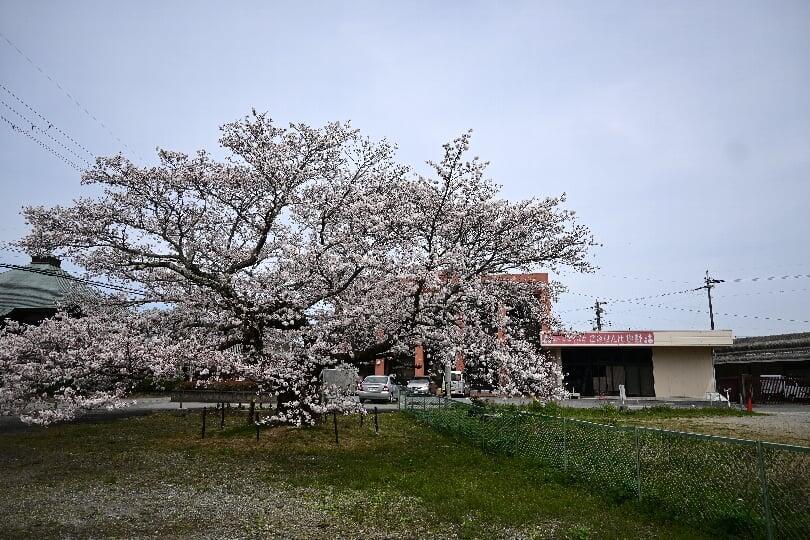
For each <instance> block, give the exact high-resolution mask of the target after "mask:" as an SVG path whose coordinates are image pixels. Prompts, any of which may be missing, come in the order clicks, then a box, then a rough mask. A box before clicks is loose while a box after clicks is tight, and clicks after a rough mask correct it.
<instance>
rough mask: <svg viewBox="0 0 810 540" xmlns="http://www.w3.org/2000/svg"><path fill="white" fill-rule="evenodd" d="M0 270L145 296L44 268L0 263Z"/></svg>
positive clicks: (113, 285) (123, 288)
mask: <svg viewBox="0 0 810 540" xmlns="http://www.w3.org/2000/svg"><path fill="white" fill-rule="evenodd" d="M0 268H8V269H10V270H20V271H23V272H31V273H34V274H40V275H45V276H52V277H58V278H61V279H67V280H70V281H75V282H77V283H81V284H82V285H91V286H93V287H102V288H105V289H111V290H114V291H117V292H122V293H128V294H140V295H144V294H145V293H144V292H143V291H139V290H137V289H133V288H130V287H124V286H123V285H115V284H112V283H102V282H100V281H94V280H91V279H86V278H80V277H76V276H72V275H70V274H68V273H67V272H64V271H60V272H55V271H53V270H48V269H44V268H31V267H29V266H21V265H19V264H8V263H0Z"/></svg>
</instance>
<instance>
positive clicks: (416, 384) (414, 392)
mask: <svg viewBox="0 0 810 540" xmlns="http://www.w3.org/2000/svg"><path fill="white" fill-rule="evenodd" d="M408 395H411V396H427V395H430V378H428V377H414V378H413V379H411V380H410V381H408Z"/></svg>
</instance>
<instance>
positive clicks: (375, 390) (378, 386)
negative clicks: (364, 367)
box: [357, 375, 399, 403]
mask: <svg viewBox="0 0 810 540" xmlns="http://www.w3.org/2000/svg"><path fill="white" fill-rule="evenodd" d="M357 396H358V397H359V398H360V403H363V402H364V401H390V402H394V401H397V400H398V399H399V386H397V385H396V383H395V382H394V377H393V375H369V376H368V377H366V378H365V379H363V382H362V383H361V384H360V388H359V389H358V390H357Z"/></svg>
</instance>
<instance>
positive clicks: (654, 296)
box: [558, 289, 698, 313]
mask: <svg viewBox="0 0 810 540" xmlns="http://www.w3.org/2000/svg"><path fill="white" fill-rule="evenodd" d="M696 290H698V289H683V290H681V291H672V292H665V293H661V294H652V295H649V296H639V297H636V298H608V299H607V300H606V301H607V302H610V303H612V304H618V303H624V302H635V301H638V300H649V299H651V298H663V297H665V296H675V295H679V294H689V293H693V292H695V291H696ZM565 293H568V294H573V295H576V296H582V297H584V298H590V299H594V300H595V299H596V296H594V295H590V294H583V293H578V292H576V291H565ZM565 293H563V294H565ZM592 308H593V306H588V307H586V308H576V309H569V310H564V311H559V312H558V313H565V312H567V311H582V310H585V309H592Z"/></svg>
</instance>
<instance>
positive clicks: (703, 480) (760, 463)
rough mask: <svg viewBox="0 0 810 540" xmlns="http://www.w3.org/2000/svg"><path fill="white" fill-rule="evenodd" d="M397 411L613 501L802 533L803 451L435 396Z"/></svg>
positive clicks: (737, 530)
mask: <svg viewBox="0 0 810 540" xmlns="http://www.w3.org/2000/svg"><path fill="white" fill-rule="evenodd" d="M401 406H402V408H404V409H406V410H407V411H408V412H409V413H411V414H413V415H414V416H416V417H417V418H418V419H420V420H421V421H423V422H425V423H427V424H428V425H430V426H431V427H433V428H434V429H436V430H438V431H440V432H443V433H445V434H448V435H450V436H453V437H456V438H460V439H463V440H466V441H468V442H470V443H471V444H473V445H475V446H478V447H480V448H481V449H482V450H484V451H487V452H496V453H501V454H507V455H514V456H520V457H521V458H523V459H527V460H529V461H531V462H534V463H536V464H537V465H538V466H543V467H550V468H553V469H557V470H559V471H560V473H561V474H562V475H563V476H564V478H565V479H567V480H571V481H575V482H579V483H584V484H587V485H589V486H591V487H593V488H594V489H596V490H598V491H600V492H602V493H605V494H608V495H611V496H613V497H615V498H616V499H618V500H635V501H637V503H638V504H639V505H641V506H642V507H644V508H645V509H646V510H648V511H650V512H653V513H657V514H662V515H665V516H666V517H670V518H675V519H678V520H680V521H684V522H687V523H692V524H694V525H695V526H697V527H700V528H703V529H706V530H708V531H717V532H723V533H725V534H733V535H737V536H748V537H755V538H769V539H770V538H810V448H806V447H801V446H792V445H786V444H778V443H768V442H760V441H751V440H746V439H737V438H732V437H719V436H714V435H704V434H699V433H685V432H679V431H671V430H665V429H657V428H648V427H634V426H614V425H610V424H601V423H598V422H592V421H587V420H578V419H572V418H562V417H556V416H548V415H543V414H537V413H530V412H525V411H516V410H504V409H497V408H492V409H490V408H485V407H479V406H472V405H468V404H465V403H460V402H458V401H454V400H448V399H445V398H441V397H428V398H418V397H408V398H407V399H406V400H405V401H404V404H401Z"/></svg>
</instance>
